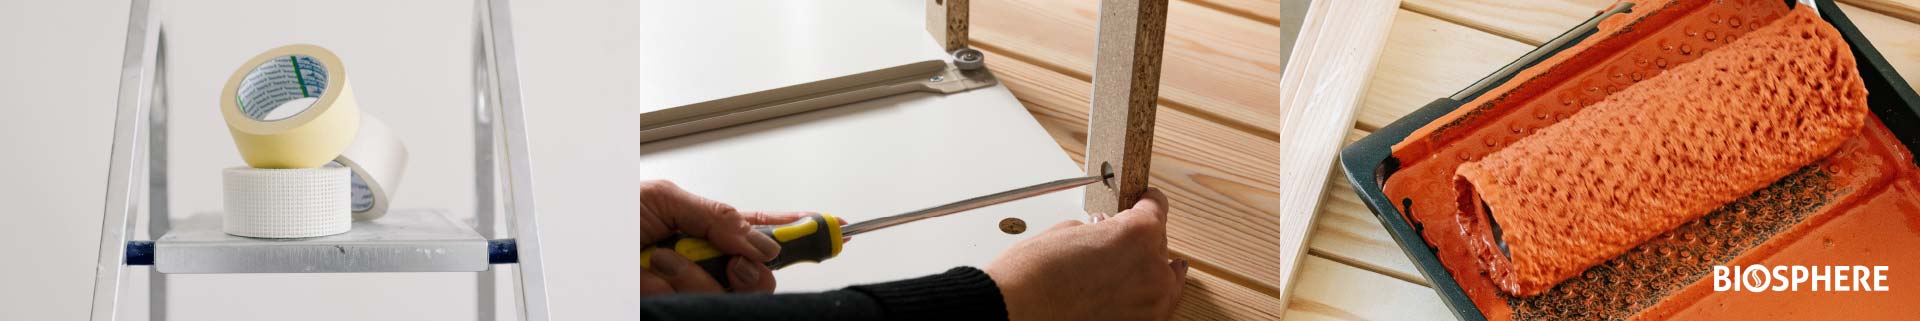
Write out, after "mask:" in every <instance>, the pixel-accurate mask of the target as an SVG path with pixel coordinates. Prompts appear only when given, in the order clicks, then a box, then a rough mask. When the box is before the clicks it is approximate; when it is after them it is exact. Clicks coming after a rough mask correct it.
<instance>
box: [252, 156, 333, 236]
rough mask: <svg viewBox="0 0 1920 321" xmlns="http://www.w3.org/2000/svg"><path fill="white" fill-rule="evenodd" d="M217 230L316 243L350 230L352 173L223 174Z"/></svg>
mask: <svg viewBox="0 0 1920 321" xmlns="http://www.w3.org/2000/svg"><path fill="white" fill-rule="evenodd" d="M222 174H223V177H224V179H223V180H222V183H223V186H222V187H224V189H225V190H226V193H225V199H224V200H223V201H224V205H225V207H226V208H225V209H226V213H225V214H224V215H222V219H221V223H222V224H221V229H222V230H224V231H226V232H227V234H233V235H239V236H246V237H260V238H299V237H316V236H326V235H333V234H340V233H345V232H347V230H348V229H351V228H352V227H353V213H352V209H353V206H352V204H353V202H351V200H350V199H348V196H349V195H351V191H352V185H353V184H352V183H351V181H352V179H351V178H350V177H351V176H352V173H350V170H348V169H347V168H346V167H339V166H326V167H318V168H296V169H262V168H248V167H233V168H227V169H226V170H225V171H224V172H222Z"/></svg>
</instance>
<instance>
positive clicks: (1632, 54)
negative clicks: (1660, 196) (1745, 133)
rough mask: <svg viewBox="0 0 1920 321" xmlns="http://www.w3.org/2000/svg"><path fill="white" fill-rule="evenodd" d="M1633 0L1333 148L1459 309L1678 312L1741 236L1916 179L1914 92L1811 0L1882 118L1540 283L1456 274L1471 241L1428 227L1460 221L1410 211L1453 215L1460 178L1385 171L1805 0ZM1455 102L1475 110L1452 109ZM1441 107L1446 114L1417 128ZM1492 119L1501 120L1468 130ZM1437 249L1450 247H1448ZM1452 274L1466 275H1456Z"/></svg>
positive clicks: (1512, 315)
mask: <svg viewBox="0 0 1920 321" xmlns="http://www.w3.org/2000/svg"><path fill="white" fill-rule="evenodd" d="M1639 2H1640V4H1635V3H1629V2H1625V1H1623V2H1621V3H1617V4H1615V5H1614V6H1613V7H1611V8H1608V9H1607V10H1605V11H1601V12H1599V13H1597V14H1596V15H1595V16H1594V17H1592V18H1590V19H1589V20H1587V21H1586V22H1585V23H1582V24H1581V25H1579V26H1577V27H1575V28H1574V29H1572V30H1569V31H1567V32H1566V33H1564V34H1561V35H1560V36H1559V37H1556V38H1554V39H1553V40H1551V41H1548V42H1547V43H1546V44H1544V45H1542V46H1540V47H1539V48H1537V49H1535V50H1534V51H1532V52H1529V53H1528V54H1526V55H1524V56H1522V57H1521V58H1520V59H1519V60H1517V61H1514V62H1512V63H1510V64H1508V65H1507V66H1506V67H1503V68H1501V69H1500V70H1499V71H1496V72H1495V73H1493V74H1492V75H1489V76H1487V77H1486V78H1484V79H1482V80H1480V81H1479V82H1477V83H1475V84H1473V85H1471V86H1469V87H1467V88H1465V89H1462V90H1461V91H1460V92H1458V93H1455V94H1454V95H1452V96H1449V97H1444V98H1439V99H1436V100H1434V101H1433V102H1431V103H1428V104H1427V105H1426V106H1424V107H1421V108H1420V109H1418V110H1415V111H1414V112H1412V113H1410V114H1408V115H1406V116H1405V117H1402V118H1400V119H1399V120H1397V121H1394V122H1393V123H1392V124H1389V125H1387V126H1385V127H1383V128H1381V129H1380V130H1377V131H1375V132H1373V133H1372V134H1371V135H1368V136H1367V137H1365V138H1362V139H1361V140H1359V141H1357V142H1355V143H1353V144H1351V145H1349V146H1347V147H1346V148H1345V149H1344V150H1342V152H1341V160H1340V164H1341V166H1342V167H1343V170H1344V171H1346V173H1347V179H1348V180H1349V181H1350V182H1351V183H1352V184H1353V187H1354V191H1355V193H1358V194H1359V196H1360V198H1361V199H1363V200H1364V201H1363V202H1364V203H1365V204H1366V205H1367V208H1369V209H1371V210H1372V211H1373V213H1374V215H1375V216H1376V217H1378V218H1379V219H1380V222H1381V223H1382V224H1383V225H1384V226H1385V227H1386V229H1387V231H1388V232H1389V233H1390V234H1392V236H1393V239H1394V241H1395V242H1397V243H1398V244H1399V245H1400V247H1401V249H1402V250H1404V251H1405V252H1406V253H1407V256H1408V257H1409V258H1410V259H1411V260H1412V261H1413V263H1414V265H1416V266H1417V267H1418V268H1419V270H1420V272H1421V274H1423V275H1424V276H1425V277H1426V278H1427V279H1428V280H1430V281H1431V283H1432V288H1433V289H1434V290H1435V291H1436V292H1438V293H1439V294H1440V297H1441V299H1442V300H1443V301H1444V302H1445V303H1446V304H1447V307H1448V308H1450V309H1451V310H1452V311H1453V312H1454V314H1455V315H1456V316H1458V317H1459V318H1460V319H1462V320H1507V319H1515V320H1569V319H1581V320H1586V319H1607V320H1619V319H1627V318H1632V317H1634V316H1636V315H1640V316H1642V317H1647V316H1651V317H1652V318H1650V319H1663V318H1677V316H1676V315H1674V313H1675V311H1677V310H1675V309H1683V310H1684V309H1686V308H1687V305H1689V304H1694V303H1697V302H1702V301H1698V299H1697V298H1698V297H1700V296H1702V295H1703V294H1701V293H1700V290H1699V288H1700V287H1699V286H1697V285H1698V284H1699V282H1701V279H1702V278H1703V277H1706V276H1707V274H1706V273H1708V270H1709V269H1710V268H1711V267H1712V266H1714V265H1733V264H1745V262H1746V261H1744V260H1736V259H1737V258H1742V256H1741V255H1742V254H1748V253H1749V252H1750V251H1768V252H1762V253H1777V252H1779V251H1782V250H1780V249H1781V248H1783V247H1787V245H1782V244H1794V242H1793V241H1796V240H1797V239H1800V238H1805V237H1808V235H1811V234H1810V233H1814V232H1815V231H1816V230H1817V228H1816V227H1817V226H1821V225H1823V224H1826V223H1828V222H1834V221H1835V218H1836V217H1839V216H1842V215H1852V214H1851V213H1857V212H1858V211H1853V210H1851V209H1852V208H1853V207H1852V205H1847V204H1859V203H1861V202H1866V201H1863V200H1878V199H1884V198H1887V197H1894V198H1898V197H1903V196H1901V195H1894V196H1887V195H1888V194H1890V193H1896V192H1898V191H1899V190H1896V189H1894V188H1880V187H1877V186H1889V185H1892V184H1894V183H1892V182H1901V183H1900V184H1903V185H1907V186H1911V185H1912V184H1913V182H1911V181H1914V180H1915V179H1913V178H1914V177H1920V176H1915V175H1914V174H1913V172H1914V170H1913V168H1914V166H1915V159H1914V158H1913V157H1912V156H1911V154H1910V153H1909V151H1910V150H1915V149H1916V147H1920V96H1916V95H1915V93H1914V91H1913V90H1912V87H1910V86H1909V85H1908V83H1907V82H1906V81H1905V80H1903V79H1902V78H1901V77H1900V76H1899V75H1898V74H1897V73H1895V72H1894V69H1893V67H1892V65H1890V64H1888V63H1887V61H1886V59H1884V58H1882V57H1881V55H1880V53H1879V51H1878V50H1876V49H1874V47H1873V45H1872V44H1871V43H1869V42H1868V41H1867V38H1866V37H1865V36H1864V35H1862V34H1861V33H1860V31H1859V30H1858V29H1857V28H1855V27H1854V25H1853V23H1852V22H1851V21H1850V20H1848V19H1847V17H1846V15H1845V13H1843V12H1841V10H1840V8H1839V7H1837V6H1835V5H1834V4H1833V3H1832V1H1830V0H1817V1H1814V2H1815V3H1814V4H1813V5H1814V6H1815V7H1816V8H1817V12H1818V13H1819V14H1820V16H1821V18H1822V19H1823V20H1825V21H1826V22H1828V23H1830V24H1832V25H1833V26H1834V27H1835V28H1836V29H1838V30H1839V31H1840V33H1841V35H1842V37H1844V39H1845V40H1846V41H1847V42H1848V44H1849V45H1850V46H1851V47H1852V51H1853V55H1854V59H1855V60H1856V63H1857V65H1858V67H1859V69H1860V70H1859V71H1860V76H1861V78H1862V79H1863V80H1864V81H1865V84H1866V89H1867V91H1868V92H1869V94H1868V96H1867V103H1868V105H1869V108H1870V109H1871V110H1872V112H1873V113H1874V117H1871V118H1877V122H1876V121H1873V120H1869V121H1868V124H1867V126H1866V127H1867V128H1866V129H1865V130H1863V133H1862V134H1861V135H1860V136H1859V137H1855V138H1853V139H1851V140H1850V141H1848V142H1847V143H1846V144H1845V145H1844V146H1843V147H1841V148H1840V150H1839V151H1837V152H1835V154H1834V155H1833V156H1829V157H1828V158H1827V159H1823V160H1820V161H1816V162H1815V163H1814V164H1811V165H1808V166H1807V167H1805V168H1802V169H1800V170H1799V171H1798V172H1795V173H1794V174H1790V175H1789V176H1787V177H1786V178H1782V179H1781V180H1779V181H1776V182H1775V183H1774V184H1773V185H1771V186H1768V187H1765V188H1763V189H1761V190H1760V191H1756V192H1754V193H1753V194H1751V195H1748V196H1747V197H1745V198H1742V199H1740V200H1736V201H1734V202H1733V203H1730V204H1727V205H1726V206H1724V207H1722V208H1721V209H1719V210H1716V211H1714V212H1712V213H1710V214H1707V215H1706V216H1704V217H1702V218H1701V219H1699V220H1696V221H1694V222H1690V223H1687V224H1683V225H1681V226H1680V227H1678V228H1676V229H1674V230H1672V231H1669V232H1667V233H1665V234H1662V235H1660V236H1657V237H1654V238H1653V239H1650V240H1648V241H1647V242H1645V243H1643V244H1641V245H1639V246H1638V247H1636V248H1634V249H1632V250H1629V251H1628V252H1627V253H1625V254H1622V255H1620V256H1618V257H1615V258H1614V259H1612V260H1609V261H1608V262H1605V263H1602V264H1600V265H1598V266H1595V267H1593V268H1591V269H1588V270H1587V271H1586V272H1585V273H1583V274H1582V275H1580V276H1577V277H1574V278H1572V279H1568V280H1566V281H1564V282H1562V283H1561V284H1559V285H1558V286H1556V287H1555V288H1554V289H1552V290H1550V291H1548V292H1546V293H1543V294H1540V295H1536V296H1530V297H1525V298H1516V297H1510V296H1507V295H1506V294H1504V293H1501V292H1499V291H1498V290H1496V289H1494V288H1493V287H1492V284H1491V283H1490V282H1488V281H1486V280H1485V277H1484V276H1479V279H1474V276H1472V275H1465V274H1466V273H1481V272H1479V271H1480V270H1479V268H1478V267H1477V266H1476V265H1475V264H1474V262H1472V261H1471V259H1470V256H1449V255H1450V253H1464V252H1466V251H1468V250H1467V249H1466V248H1465V247H1464V246H1460V245H1462V244H1461V243H1459V242H1457V240H1455V242H1451V243H1449V242H1446V241H1438V242H1436V240H1430V239H1429V237H1444V233H1440V232H1442V231H1429V230H1428V229H1429V228H1434V229H1443V228H1446V229H1450V228H1453V225H1452V224H1446V225H1444V226H1441V225H1435V224H1440V223H1445V222H1442V221H1435V220H1432V219H1429V220H1427V222H1429V223H1422V220H1421V219H1420V218H1422V217H1428V216H1425V215H1416V214H1426V215H1436V216H1434V217H1451V216H1452V214H1450V213H1451V212H1446V213H1442V212H1439V211H1453V210H1457V207H1452V208H1450V206H1436V205H1435V204H1442V203H1436V202H1440V201H1439V200H1434V199H1437V198H1442V197H1451V195H1455V194H1453V192H1452V188H1453V187H1451V186H1450V185H1449V184H1438V183H1436V184H1418V185H1417V186H1415V187H1413V189H1411V190H1412V191H1415V192H1402V193H1401V194H1408V193H1411V194H1409V195H1398V196H1406V197H1397V198H1396V197H1394V195H1389V194H1388V193H1387V192H1386V191H1387V190H1389V188H1388V186H1389V185H1390V184H1389V180H1390V179H1392V178H1394V177H1396V176H1395V175H1407V178H1406V179H1405V180H1403V181H1410V182H1419V181H1416V180H1414V179H1418V178H1420V177H1425V176H1432V175H1430V174H1431V173H1441V174H1442V175H1444V174H1451V173H1452V171H1453V168H1455V167H1457V166H1458V165H1459V163H1462V162H1464V161H1466V160H1470V159H1478V158H1479V157H1481V156H1484V155H1485V154H1487V153H1490V152H1492V151H1496V150H1498V148H1500V147H1504V146H1505V145H1507V144H1510V143H1512V142H1513V141H1515V140H1518V139H1520V138H1522V137H1525V136H1526V135H1528V134H1531V133H1533V131H1534V130H1537V129H1538V128H1543V127H1545V126H1548V125H1552V124H1553V123H1554V122H1557V121H1559V120H1562V119H1565V118H1566V117H1568V116H1571V115H1572V114H1573V113H1575V112H1577V111H1578V110H1579V108H1582V107H1584V106H1585V105H1590V104H1592V103H1594V102H1598V101H1600V100H1601V99H1603V98H1604V97H1605V96H1606V95H1607V94H1610V93H1612V92H1615V91H1618V90H1621V89H1624V88H1626V87H1627V86H1628V85H1631V84H1632V83H1633V82H1636V81H1639V80H1642V79H1646V78H1647V77H1651V76H1653V75H1655V74H1657V73H1658V72H1659V71H1662V70H1664V69H1666V68H1669V67H1672V66H1676V65H1679V64H1682V63H1686V62H1688V61H1691V60H1692V58H1697V57H1699V56H1702V55H1704V53H1705V52H1707V51H1710V50H1713V49H1715V48H1718V47H1719V46H1721V45H1725V44H1727V43H1730V42H1731V41H1732V39H1735V38H1736V37H1738V36H1739V35H1743V34H1745V33H1746V32H1749V31H1752V30H1754V29H1758V28H1759V27H1760V26H1762V25H1764V24H1765V23H1766V22H1771V21H1773V19H1774V18H1777V17H1780V16H1782V15H1784V14H1785V13H1787V12H1788V11H1787V10H1792V8H1795V7H1797V6H1799V5H1801V4H1797V3H1795V2H1793V1H1777V0H1744V1H1743V0H1721V1H1675V2H1674V3H1668V2H1667V1H1639ZM1461 108H1470V109H1468V110H1460V111H1458V112H1456V110H1458V109H1461ZM1449 114H1454V115H1449ZM1436 120H1438V121H1442V122H1444V123H1442V125H1440V126H1436V127H1435V128H1436V129H1434V130H1432V131H1429V132H1423V133H1420V134H1419V135H1416V134H1415V132H1416V130H1417V129H1420V128H1422V127H1425V126H1427V125H1428V124H1429V123H1433V122H1435V121H1436ZM1496 130H1504V131H1507V132H1506V133H1504V134H1491V133H1497V132H1486V133H1490V134H1488V135H1477V136H1476V135H1471V134H1473V133H1475V132H1476V131H1496ZM1409 136H1413V138H1412V139H1411V140H1409ZM1472 138H1478V139H1472ZM1396 145H1399V146H1398V147H1396ZM1459 146H1464V147H1459ZM1423 163H1424V164H1423ZM1447 176H1449V178H1450V175H1447ZM1420 181H1424V180H1420ZM1402 190H1403V191H1405V190H1409V189H1405V188H1403V189H1402ZM1904 197H1907V198H1912V197H1911V196H1910V195H1909V196H1904ZM1415 198H1421V200H1416V199H1415ZM1423 204H1424V205H1423ZM1446 204H1450V203H1446ZM1861 206H1866V205H1861ZM1426 211H1435V212H1434V213H1427V212H1426ZM1906 215H1913V214H1906ZM1429 226H1431V227H1429ZM1455 251H1458V252H1455ZM1757 256H1759V257H1766V256H1767V255H1757ZM1442 257H1457V258H1458V259H1449V260H1450V261H1443V259H1442ZM1730 262H1731V263H1730ZM1456 273H1461V274H1462V275H1464V276H1466V277H1465V278H1456ZM1896 277H1898V276H1897V275H1896ZM1461 280H1471V281H1473V282H1480V283H1486V284H1476V283H1469V282H1461ZM1676 297H1687V298H1696V299H1688V301H1687V302H1690V303H1683V304H1678V306H1679V307H1678V308H1676V307H1675V304H1663V303H1671V302H1668V301H1669V300H1670V299H1674V298H1676ZM1829 308H1831V309H1839V308H1841V306H1840V305H1832V306H1830V307H1829ZM1809 312H1817V311H1809ZM1643 314H1644V315H1643ZM1802 317H1804V316H1802Z"/></svg>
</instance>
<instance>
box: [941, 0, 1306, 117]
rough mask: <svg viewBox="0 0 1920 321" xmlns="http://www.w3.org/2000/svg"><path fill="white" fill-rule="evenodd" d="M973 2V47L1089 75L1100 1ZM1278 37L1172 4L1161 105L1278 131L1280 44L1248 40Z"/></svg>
mask: <svg viewBox="0 0 1920 321" xmlns="http://www.w3.org/2000/svg"><path fill="white" fill-rule="evenodd" d="M973 5H974V9H973V28H974V29H973V32H972V37H971V39H972V40H973V42H974V44H975V45H976V46H978V47H982V48H986V49H993V50H995V51H998V52H1002V53H1006V54H1011V55H1014V56H1016V57H1022V58H1026V59H1029V61H1031V62H1033V63H1035V64H1038V65H1040V66H1043V67H1046V68H1049V69H1053V70H1055V71H1059V72H1062V73H1064V74H1067V75H1069V76H1072V77H1075V78H1080V79H1082V80H1086V79H1090V78H1089V77H1091V76H1090V75H1091V73H1089V72H1088V71H1090V70H1093V51H1094V42H1093V35H1094V31H1095V27H1096V25H1095V21H1096V14H1097V13H1098V6H1099V4H1098V3H1097V2H1095V1H1070V0H1038V1H1035V0H981V1H976V2H974V4H973ZM1278 38H1279V27H1277V26H1274V25H1270V24H1266V23H1261V22H1258V21H1253V20H1248V19H1246V18H1243V17H1239V16H1234V15H1231V14H1227V13H1224V12H1220V11H1215V10H1213V9H1209V8H1206V7H1201V6H1198V5H1194V4H1192V3H1186V2H1173V3H1171V4H1170V5H1169V8H1168V12H1167V35H1166V49H1165V53H1164V56H1163V58H1164V59H1165V60H1163V62H1162V66H1161V67H1162V68H1161V73H1160V82H1161V87H1160V98H1161V101H1162V104H1163V105H1164V106H1165V107H1171V108H1174V109H1180V110H1183V111H1186V112H1188V113H1192V114H1195V115H1199V116H1201V117H1203V118H1208V119H1211V120H1216V121H1222V122H1224V123H1226V124H1227V125H1229V126H1232V127H1234V128H1240V129H1244V130H1249V131H1253V132H1255V133H1256V134H1259V135H1261V136H1263V137H1272V136H1274V135H1277V134H1275V133H1277V132H1278V128H1279V118H1280V115H1279V110H1278V109H1277V108H1275V106H1276V105H1275V104H1276V102H1277V101H1278V98H1277V96H1275V93H1274V90H1273V88H1275V87H1276V86H1278V83H1279V79H1280V65H1279V61H1280V58H1279V50H1278V47H1279V44H1278V43H1277V41H1252V40H1249V39H1278ZM993 58H994V57H990V58H989V59H988V60H992V59H993Z"/></svg>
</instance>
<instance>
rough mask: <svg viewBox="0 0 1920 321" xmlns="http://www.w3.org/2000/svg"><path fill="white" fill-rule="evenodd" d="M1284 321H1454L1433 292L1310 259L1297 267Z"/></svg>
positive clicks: (1384, 277)
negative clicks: (1296, 274) (1296, 277)
mask: <svg viewBox="0 0 1920 321" xmlns="http://www.w3.org/2000/svg"><path fill="white" fill-rule="evenodd" d="M1294 282H1297V283H1298V284H1297V285H1296V287H1295V288H1294V291H1293V293H1294V295H1293V297H1292V298H1290V299H1289V301H1290V302H1288V303H1287V311H1286V315H1285V318H1286V320H1290V321H1312V320H1453V318H1454V317H1453V312H1450V311H1449V310H1447V307H1446V304H1444V303H1441V302H1440V296H1439V295H1438V294H1435V293H1434V292H1433V289H1430V288H1427V287H1424V286H1420V285H1418V284H1413V283H1407V282H1406V281H1402V280H1400V279H1395V278H1391V277H1387V276H1385V275H1380V274H1377V273H1373V272H1371V271H1367V270H1362V269H1358V268H1354V267H1352V266H1348V265H1345V264H1340V263H1339V262H1334V261H1332V260H1328V259H1326V258H1323V257H1319V256H1313V255H1309V256H1307V257H1306V258H1305V259H1304V260H1303V261H1302V262H1301V268H1300V275H1299V278H1298V279H1295V280H1294Z"/></svg>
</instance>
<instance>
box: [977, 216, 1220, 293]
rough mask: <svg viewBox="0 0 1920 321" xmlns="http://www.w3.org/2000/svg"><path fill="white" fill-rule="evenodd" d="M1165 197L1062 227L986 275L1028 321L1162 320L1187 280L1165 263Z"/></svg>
mask: <svg viewBox="0 0 1920 321" xmlns="http://www.w3.org/2000/svg"><path fill="white" fill-rule="evenodd" d="M1166 203H1167V197H1166V195H1164V194H1161V193H1160V191H1159V190H1155V189H1151V188H1150V189H1148V190H1147V192H1146V194H1145V195H1142V196H1141V198H1140V201H1139V202H1138V203H1135V204H1134V205H1133V208H1131V209H1127V210H1125V211H1121V212H1120V214H1116V215H1111V216H1108V215H1104V214H1099V213H1096V214H1093V218H1092V219H1091V221H1092V222H1091V223H1086V224H1081V223H1080V222H1079V221H1067V222H1062V223H1060V224H1056V225H1054V226H1053V227H1051V228H1048V229H1047V230H1046V231H1045V232H1041V233H1040V235H1036V236H1034V237H1033V238H1029V239H1026V240H1024V241H1021V242H1020V243H1019V244H1014V246H1013V247H1012V248H1009V249H1007V251H1006V252H1002V253H1000V257H998V258H995V259H994V260H993V263H990V264H988V265H987V268H986V269H985V270H986V272H987V275H988V276H990V277H992V278H993V280H994V283H995V284H998V285H999V286H1000V294H1001V296H1003V297H1004V298H1005V299H1006V301H1007V316H1008V318H1009V319H1011V320H1014V321H1028V320H1165V319H1167V318H1168V317H1170V316H1172V315H1173V306H1174V303H1175V301H1177V300H1178V299H1179V298H1180V290H1181V288H1182V287H1183V286H1184V285H1185V282H1186V278H1187V262H1186V261H1184V260H1173V261H1171V262H1169V261H1168V260H1167V208H1166V205H1165V204H1166Z"/></svg>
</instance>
